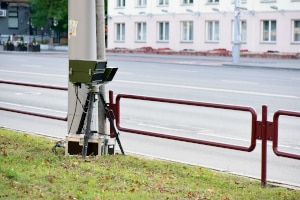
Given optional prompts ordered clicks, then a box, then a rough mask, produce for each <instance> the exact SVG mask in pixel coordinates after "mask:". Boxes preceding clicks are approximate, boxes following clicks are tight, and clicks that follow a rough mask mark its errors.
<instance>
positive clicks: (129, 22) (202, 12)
mask: <svg viewBox="0 0 300 200" xmlns="http://www.w3.org/2000/svg"><path fill="white" fill-rule="evenodd" d="M240 1H241V7H242V10H241V12H240V21H241V26H240V29H241V31H240V32H241V41H242V43H241V50H248V51H251V52H267V51H278V52H289V53H290V52H292V53H295V52H300V0H240ZM107 2H108V15H107V20H108V21H107V22H108V38H107V49H115V48H127V49H137V48H142V47H152V48H153V49H159V48H169V49H171V50H174V51H182V50H193V51H207V50H213V49H226V50H229V51H231V50H232V41H233V19H234V6H235V4H234V0H109V1H107Z"/></svg>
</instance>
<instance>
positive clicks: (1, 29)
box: [0, 0, 31, 35]
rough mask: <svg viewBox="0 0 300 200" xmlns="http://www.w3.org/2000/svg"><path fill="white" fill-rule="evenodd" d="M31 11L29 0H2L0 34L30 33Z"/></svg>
mask: <svg viewBox="0 0 300 200" xmlns="http://www.w3.org/2000/svg"><path fill="white" fill-rule="evenodd" d="M29 12H30V8H29V4H28V2H27V0H14V1H12V0H5V1H2V0H0V34H1V35H12V34H13V33H15V34H23V35H24V34H29V32H30V30H31V29H30V23H29V19H30V17H29Z"/></svg>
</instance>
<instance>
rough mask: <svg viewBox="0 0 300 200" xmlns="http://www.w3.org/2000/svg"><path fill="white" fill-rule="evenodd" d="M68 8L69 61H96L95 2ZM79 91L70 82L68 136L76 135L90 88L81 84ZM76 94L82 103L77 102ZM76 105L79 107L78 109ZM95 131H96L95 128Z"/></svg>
mask: <svg viewBox="0 0 300 200" xmlns="http://www.w3.org/2000/svg"><path fill="white" fill-rule="evenodd" d="M68 6H69V7H68V9H69V13H68V15H69V16H68V19H69V31H68V32H69V33H68V34H69V42H68V45H69V60H96V59H97V54H96V17H95V16H96V13H95V12H96V11H95V1H90V0H89V1H86V0H69V2H68ZM77 89H78V92H76V88H75V87H74V85H73V83H71V82H70V81H69V83H68V134H76V131H77V129H78V126H79V122H80V118H81V115H82V113H83V109H82V105H80V102H81V103H82V104H84V103H85V101H86V98H87V93H88V87H87V86H86V85H84V84H81V88H80V87H77ZM76 93H77V94H78V98H79V99H80V102H79V101H78V100H77V97H76ZM76 102H77V103H76ZM75 105H77V106H76V108H75ZM75 110H76V112H75ZM73 117H74V119H73ZM93 119H95V116H93ZM71 123H72V126H71ZM93 130H95V129H94V127H93Z"/></svg>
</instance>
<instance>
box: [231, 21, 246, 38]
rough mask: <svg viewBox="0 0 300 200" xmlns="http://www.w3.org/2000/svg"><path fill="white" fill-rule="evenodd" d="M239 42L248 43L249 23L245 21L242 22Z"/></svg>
mask: <svg viewBox="0 0 300 200" xmlns="http://www.w3.org/2000/svg"><path fill="white" fill-rule="evenodd" d="M239 29H240V30H239V37H240V38H239V40H240V41H241V42H243V43H246V42H247V22H246V21H245V20H241V21H240V25H239ZM232 38H233V39H232V41H234V25H233V26H232Z"/></svg>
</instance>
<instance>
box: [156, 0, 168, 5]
mask: <svg viewBox="0 0 300 200" xmlns="http://www.w3.org/2000/svg"><path fill="white" fill-rule="evenodd" d="M169 3H170V2H169V0H158V1H157V5H158V6H169Z"/></svg>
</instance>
